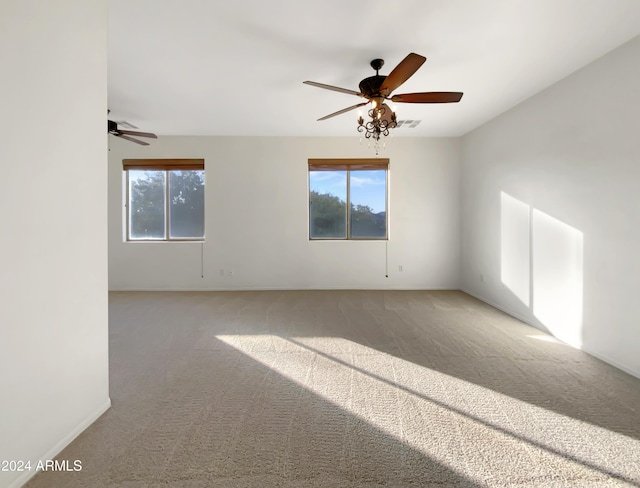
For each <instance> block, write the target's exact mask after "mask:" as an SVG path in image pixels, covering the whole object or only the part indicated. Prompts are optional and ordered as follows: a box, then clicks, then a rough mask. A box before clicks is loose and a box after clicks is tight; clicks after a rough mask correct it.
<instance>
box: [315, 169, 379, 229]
mask: <svg viewBox="0 0 640 488" xmlns="http://www.w3.org/2000/svg"><path fill="white" fill-rule="evenodd" d="M389 168H390V163H389V158H353V159H345V158H337V159H326V158H325V159H318V158H309V160H308V166H307V204H308V211H307V221H308V225H307V231H308V235H309V241H388V240H389ZM371 170H384V176H385V195H384V197H385V202H384V205H385V210H384V211H385V235H384V237H351V171H371ZM311 171H346V173H347V175H346V176H347V181H346V184H347V192H346V209H347V211H346V222H345V237H312V236H311V199H310V194H311Z"/></svg>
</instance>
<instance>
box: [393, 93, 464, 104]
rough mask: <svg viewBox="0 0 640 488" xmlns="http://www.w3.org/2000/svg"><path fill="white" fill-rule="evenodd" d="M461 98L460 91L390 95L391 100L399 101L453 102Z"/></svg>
mask: <svg viewBox="0 0 640 488" xmlns="http://www.w3.org/2000/svg"><path fill="white" fill-rule="evenodd" d="M461 98H462V93H460V92H425V93H403V94H401V95H394V96H392V97H391V101H392V102H399V103H455V102H459V101H460V99H461Z"/></svg>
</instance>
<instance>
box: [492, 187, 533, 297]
mask: <svg viewBox="0 0 640 488" xmlns="http://www.w3.org/2000/svg"><path fill="white" fill-rule="evenodd" d="M529 214H530V209H529V205H527V204H526V203H524V202H521V201H520V200H518V199H516V198H513V197H512V196H511V195H508V194H506V193H505V192H501V193H500V278H501V280H502V283H503V284H504V285H505V286H506V287H507V288H509V290H511V292H512V293H513V294H514V295H515V296H516V297H517V298H518V299H519V300H520V301H521V302H522V303H524V304H525V305H527V306H529V294H530V290H529V282H530V277H529V269H530V262H531V256H530V246H529V242H530V239H529V227H530V222H529Z"/></svg>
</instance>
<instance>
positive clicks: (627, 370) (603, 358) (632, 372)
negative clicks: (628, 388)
mask: <svg viewBox="0 0 640 488" xmlns="http://www.w3.org/2000/svg"><path fill="white" fill-rule="evenodd" d="M460 291H463V292H464V293H466V294H467V295H471V296H472V297H473V298H477V299H478V300H480V301H481V302H484V303H486V304H487V305H491V306H492V307H494V308H497V309H498V310H500V311H501V312H504V313H506V314H507V315H510V316H512V317H514V318H516V319H518V320H520V321H521V322H524V323H525V324H527V325H530V326H531V327H535V328H536V329H538V330H543V329H541V328H540V326H539V325H538V324H535V323H533V321H532V320H531V319H530V318H527V317H524V316H522V315H520V314H518V313H515V312H512V311H511V310H508V309H506V308H505V307H503V306H501V305H498V304H497V303H494V302H493V301H492V300H488V299H487V298H484V297H482V296H480V295H478V294H476V293H473V292H471V291H469V290H466V289H464V288H462V289H461V290H460ZM544 332H546V333H547V334H551V333H550V332H549V331H548V330H544ZM551 335H553V334H551ZM554 337H555V336H554ZM556 339H558V338H557V337H556ZM558 340H559V341H561V342H563V344H566V343H565V342H564V341H562V340H561V339H558ZM567 345H568V346H571V347H574V346H572V345H571V344H567ZM578 349H580V350H581V351H583V352H586V353H587V354H589V355H590V356H593V357H594V358H597V359H599V360H600V361H604V362H605V363H607V364H610V365H611V366H613V367H614V368H618V369H619V370H621V371H624V372H625V373H627V374H630V375H631V376H635V377H636V378H640V371H635V370H633V369H632V368H629V367H627V366H623V365H622V364H620V363H618V362H617V361H614V360H612V359H611V358H608V357H606V356H605V355H603V354H600V353H597V352H594V351H592V350H591V349H590V348H588V347H584V346H583V347H579V348H578Z"/></svg>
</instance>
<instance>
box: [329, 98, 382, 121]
mask: <svg viewBox="0 0 640 488" xmlns="http://www.w3.org/2000/svg"><path fill="white" fill-rule="evenodd" d="M367 103H369V102H362V103H358V104H356V105H352V106H351V107H347V108H343V109H342V110H338V111H337V112H333V113H332V114H329V115H325V116H324V117H322V118H321V119H318V122H319V121H321V120H326V119H329V118H331V117H335V116H336V115H340V114H343V113H345V112H349V111H351V110H354V109H356V108H358V107H362V106H363V105H366V104H367Z"/></svg>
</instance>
